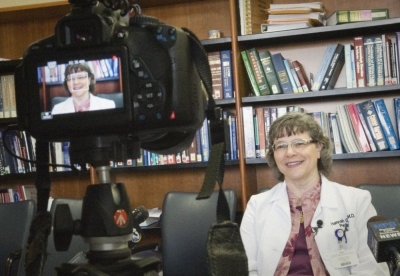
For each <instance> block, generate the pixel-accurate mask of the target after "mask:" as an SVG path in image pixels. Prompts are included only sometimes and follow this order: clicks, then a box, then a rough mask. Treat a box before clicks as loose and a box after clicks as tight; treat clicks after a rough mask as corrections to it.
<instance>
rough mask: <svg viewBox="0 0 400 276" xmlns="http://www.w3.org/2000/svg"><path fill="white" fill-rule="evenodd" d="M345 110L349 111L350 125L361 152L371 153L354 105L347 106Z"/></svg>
mask: <svg viewBox="0 0 400 276" xmlns="http://www.w3.org/2000/svg"><path fill="white" fill-rule="evenodd" d="M347 109H348V110H349V115H350V119H351V123H352V126H353V129H354V130H355V132H356V138H357V140H358V144H359V145H360V146H361V150H362V151H363V152H369V151H371V147H370V146H369V141H368V139H367V136H366V134H365V131H364V128H363V126H362V124H361V121H360V118H359V116H358V112H357V109H356V107H355V104H354V103H349V104H347Z"/></svg>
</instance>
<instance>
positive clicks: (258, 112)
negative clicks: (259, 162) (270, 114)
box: [255, 107, 267, 158]
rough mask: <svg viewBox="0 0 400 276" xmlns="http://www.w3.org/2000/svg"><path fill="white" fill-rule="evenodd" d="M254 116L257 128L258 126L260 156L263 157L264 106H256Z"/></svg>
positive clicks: (264, 152) (264, 153) (264, 144)
mask: <svg viewBox="0 0 400 276" xmlns="http://www.w3.org/2000/svg"><path fill="white" fill-rule="evenodd" d="M255 112H256V116H257V124H258V126H257V128H258V140H259V144H260V158H265V156H266V150H267V148H266V143H265V141H266V140H265V138H266V137H265V124H264V108H263V107H256V108H255Z"/></svg>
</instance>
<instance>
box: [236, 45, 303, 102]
mask: <svg viewBox="0 0 400 276" xmlns="http://www.w3.org/2000/svg"><path fill="white" fill-rule="evenodd" d="M241 56H242V59H243V62H244V65H245V68H246V72H247V76H248V77H249V80H250V83H251V87H252V91H253V94H252V95H253V96H265V95H273V94H282V93H283V94H292V93H303V92H309V91H310V90H311V83H310V81H309V78H308V77H307V75H306V73H305V71H304V68H303V65H302V64H301V63H300V62H299V61H298V60H294V61H292V62H290V61H289V60H288V59H285V58H284V57H283V56H282V54H281V53H274V54H271V53H270V52H269V51H268V50H264V49H263V50H258V49H256V48H251V49H247V50H244V51H242V52H241Z"/></svg>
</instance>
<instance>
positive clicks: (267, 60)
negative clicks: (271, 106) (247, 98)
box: [258, 50, 282, 94]
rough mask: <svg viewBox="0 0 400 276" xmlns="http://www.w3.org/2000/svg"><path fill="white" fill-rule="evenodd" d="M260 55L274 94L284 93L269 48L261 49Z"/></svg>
mask: <svg viewBox="0 0 400 276" xmlns="http://www.w3.org/2000/svg"><path fill="white" fill-rule="evenodd" d="M258 55H259V57H260V61H261V64H262V66H263V69H264V73H265V76H266V77H267V81H268V84H269V87H270V89H271V92H272V94H282V88H281V85H280V83H279V79H278V76H277V73H276V70H275V67H274V65H273V63H272V60H271V53H270V52H269V51H268V50H263V51H259V53H258Z"/></svg>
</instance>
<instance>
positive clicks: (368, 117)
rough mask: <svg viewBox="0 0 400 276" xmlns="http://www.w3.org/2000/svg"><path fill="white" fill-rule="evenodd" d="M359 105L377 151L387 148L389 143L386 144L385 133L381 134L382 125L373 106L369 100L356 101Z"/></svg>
mask: <svg viewBox="0 0 400 276" xmlns="http://www.w3.org/2000/svg"><path fill="white" fill-rule="evenodd" d="M356 105H359V109H360V110H361V112H362V114H363V116H364V120H365V122H366V124H367V126H368V129H369V132H370V133H371V137H372V139H373V140H374V143H375V145H376V148H377V150H378V151H383V150H388V149H389V145H388V144H387V141H386V138H385V135H384V134H383V129H382V125H381V123H380V120H379V118H378V114H377V113H376V110H375V106H374V104H373V103H372V101H371V100H367V101H363V102H360V103H356Z"/></svg>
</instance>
